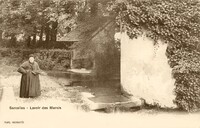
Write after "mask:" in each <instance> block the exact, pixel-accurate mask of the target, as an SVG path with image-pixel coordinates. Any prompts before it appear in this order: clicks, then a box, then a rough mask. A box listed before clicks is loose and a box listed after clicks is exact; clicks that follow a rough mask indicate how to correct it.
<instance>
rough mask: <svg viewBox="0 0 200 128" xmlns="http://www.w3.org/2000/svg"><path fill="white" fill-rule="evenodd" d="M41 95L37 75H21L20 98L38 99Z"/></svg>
mask: <svg viewBox="0 0 200 128" xmlns="http://www.w3.org/2000/svg"><path fill="white" fill-rule="evenodd" d="M40 95H41V89H40V80H39V75H34V74H32V73H27V74H23V75H22V78H21V84H20V97H21V98H29V97H38V96H40Z"/></svg>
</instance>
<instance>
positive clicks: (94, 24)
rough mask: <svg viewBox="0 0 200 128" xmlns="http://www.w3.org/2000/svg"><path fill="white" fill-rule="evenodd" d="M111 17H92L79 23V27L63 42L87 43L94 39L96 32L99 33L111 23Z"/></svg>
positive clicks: (66, 36) (67, 35) (62, 39)
mask: <svg viewBox="0 0 200 128" xmlns="http://www.w3.org/2000/svg"><path fill="white" fill-rule="evenodd" d="M110 19H111V18H109V17H103V18H102V17H101V18H99V17H97V18H93V17H90V18H88V19H87V20H84V21H78V23H77V27H76V28H75V29H74V30H72V31H71V32H69V33H68V34H66V35H65V36H64V37H62V38H61V39H60V40H61V41H78V42H85V41H86V40H88V39H90V38H92V36H94V34H95V32H96V31H99V29H101V28H102V27H103V26H105V24H106V23H108V22H109V21H110Z"/></svg>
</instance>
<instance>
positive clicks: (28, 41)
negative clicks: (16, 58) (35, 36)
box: [27, 36, 31, 48]
mask: <svg viewBox="0 0 200 128" xmlns="http://www.w3.org/2000/svg"><path fill="white" fill-rule="evenodd" d="M30 46H31V36H28V38H27V47H28V48H30Z"/></svg>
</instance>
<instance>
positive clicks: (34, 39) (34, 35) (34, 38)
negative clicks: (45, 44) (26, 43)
mask: <svg viewBox="0 0 200 128" xmlns="http://www.w3.org/2000/svg"><path fill="white" fill-rule="evenodd" d="M36 36H37V29H36V27H34V34H33V40H32V44H33V47H35V46H36Z"/></svg>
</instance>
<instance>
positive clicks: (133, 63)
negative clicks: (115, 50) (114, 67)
mask: <svg viewBox="0 0 200 128" xmlns="http://www.w3.org/2000/svg"><path fill="white" fill-rule="evenodd" d="M153 43H154V42H153V41H152V40H150V39H149V38H147V37H145V36H144V35H143V36H140V37H139V38H137V39H130V38H129V37H128V36H127V35H126V34H125V33H123V34H122V35H121V85H122V88H123V89H124V90H125V91H126V92H128V93H129V94H131V95H133V96H135V97H138V98H143V99H144V100H145V101H146V102H147V103H148V104H159V105H160V106H162V107H176V106H175V105H174V104H173V100H174V99H175V95H174V94H173V90H174V88H175V86H174V82H175V80H174V79H173V78H172V73H171V72H172V69H171V68H170V66H169V64H168V59H167V57H166V55H165V52H166V48H167V44H164V43H162V42H161V41H159V43H158V45H156V46H154V44H153Z"/></svg>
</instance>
